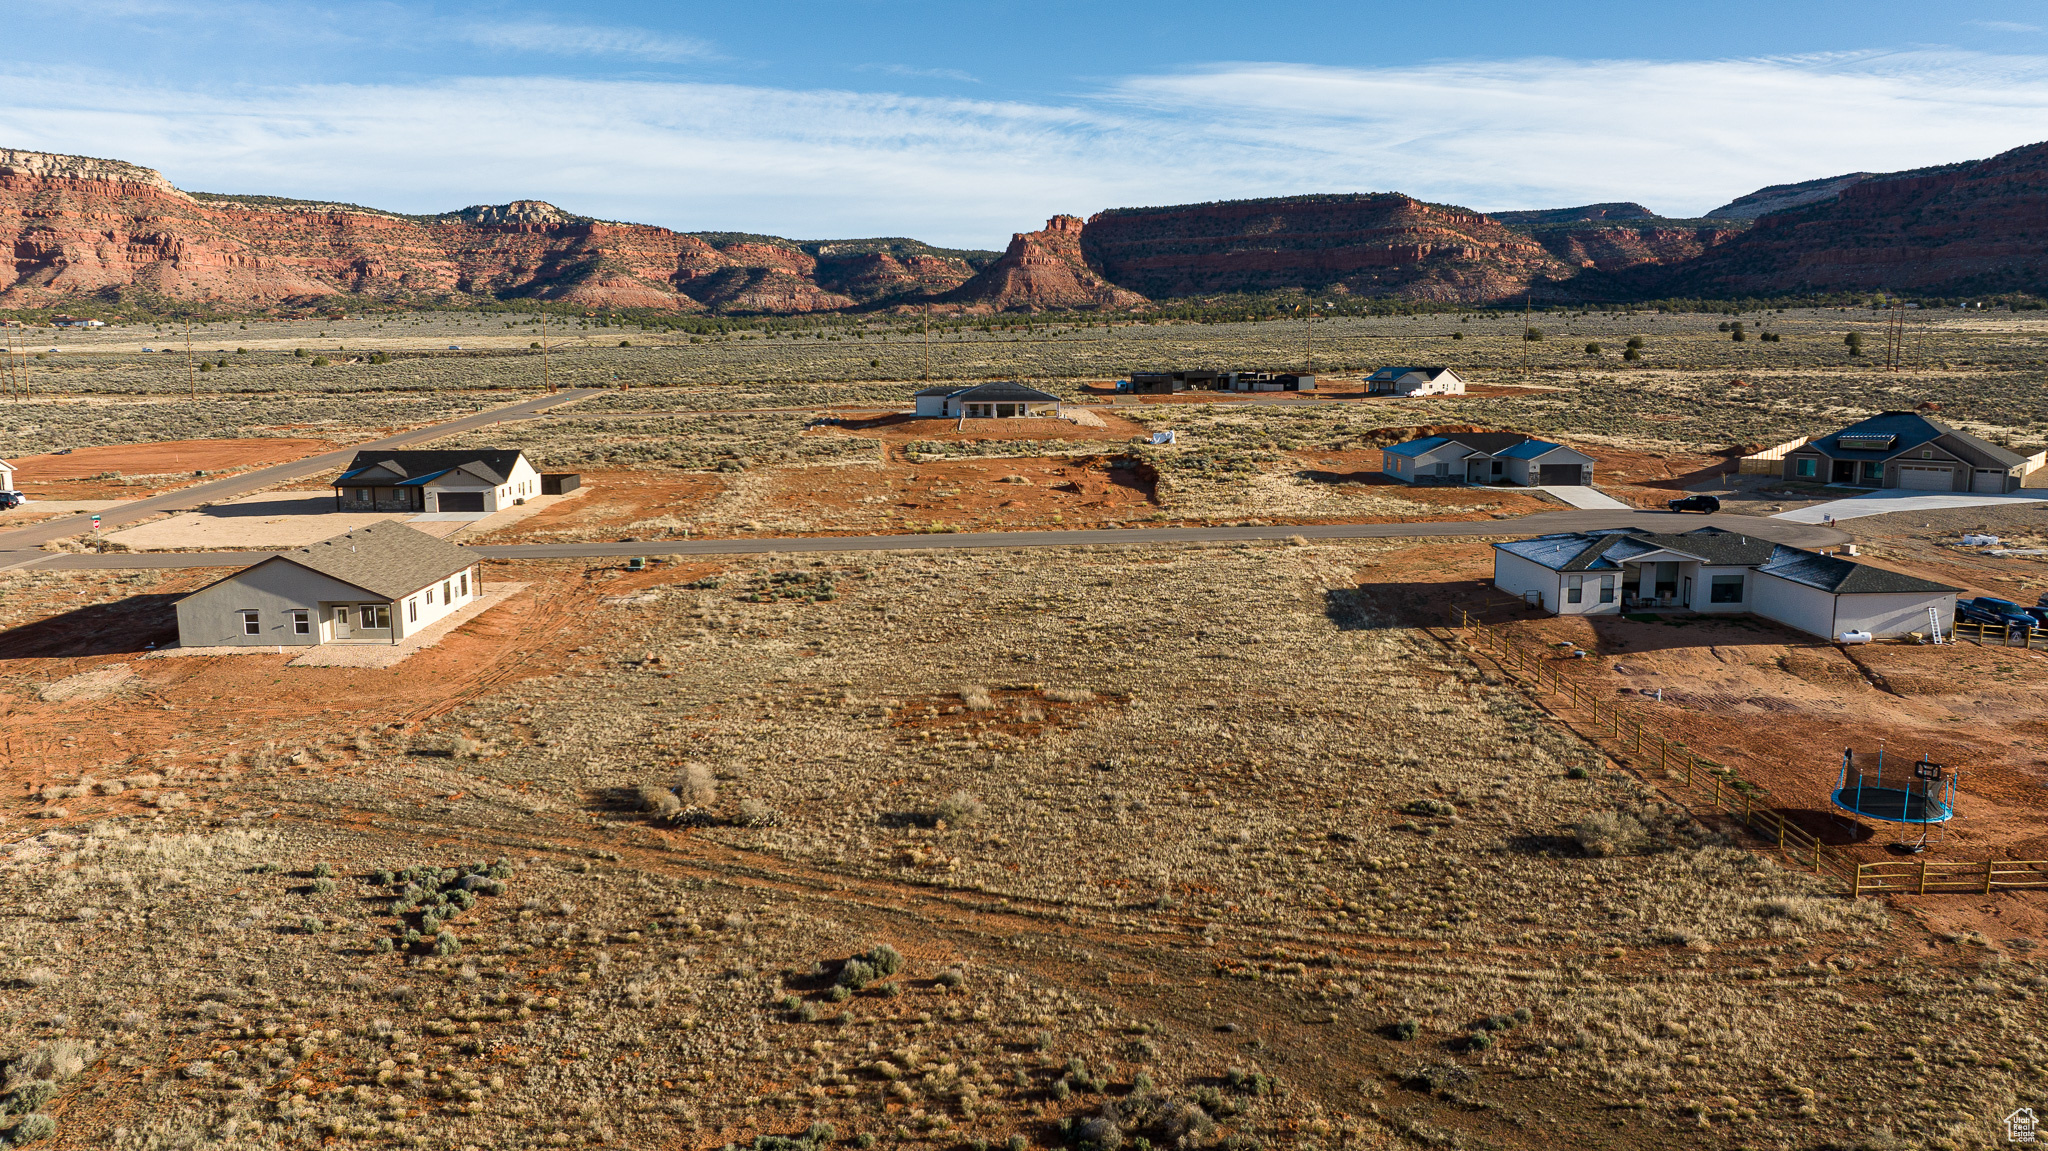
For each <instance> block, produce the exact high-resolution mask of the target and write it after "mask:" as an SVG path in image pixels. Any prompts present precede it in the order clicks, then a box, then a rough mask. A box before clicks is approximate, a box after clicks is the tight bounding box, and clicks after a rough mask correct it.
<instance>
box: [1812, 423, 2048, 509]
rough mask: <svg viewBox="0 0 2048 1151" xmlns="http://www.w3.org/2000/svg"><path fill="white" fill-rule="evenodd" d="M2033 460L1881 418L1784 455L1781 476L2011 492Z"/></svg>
mask: <svg viewBox="0 0 2048 1151" xmlns="http://www.w3.org/2000/svg"><path fill="white" fill-rule="evenodd" d="M2030 466H2031V467H2038V466H2040V465H2039V462H2038V460H2033V461H2030V460H2029V459H2028V458H2027V457H2025V456H2022V455H2020V454H2019V453H2018V452H2014V451H2011V450H2010V449H2007V448H2002V447H1999V446H1998V445H1997V444H1994V443H1989V442H1987V441H1984V440H1981V439H1978V438H1977V437H1976V436H1973V435H1970V434H1969V433H1967V432H1959V431H1957V430H1955V429H1954V428H1951V427H1949V426H1948V425H1947V424H1944V423H1941V422H1940V421H1938V420H1931V419H1928V418H1927V417H1926V416H1923V415H1921V414H1920V413H1918V412H1884V413H1882V414H1879V415H1875V416H1872V417H1870V418H1869V419H1867V420H1864V421H1862V422H1861V423H1855V424H1851V425H1849V426H1848V427H1846V428H1843V429H1842V430H1840V431H1838V432H1833V433H1831V434H1829V435H1825V436H1822V437H1820V438H1819V439H1817V440H1813V441H1811V442H1809V443H1807V444H1805V445H1803V446H1801V447H1797V448H1794V449H1792V450H1791V451H1789V452H1787V453H1785V465H1784V473H1783V476H1784V478H1785V479H1787V480H1804V481H1806V482H1808V483H1814V482H1819V483H1825V484H1844V485H1849V486H1853V487H1860V488H1906V489H1910V490H1914V491H1927V492H1975V493H1978V494H1982V495H2003V494H2004V493H2006V492H2016V491H2018V490H2019V489H2020V483H2021V481H2022V480H2023V479H2024V478H2025V476H2026V472H2027V470H2028V468H2029V467H2030Z"/></svg>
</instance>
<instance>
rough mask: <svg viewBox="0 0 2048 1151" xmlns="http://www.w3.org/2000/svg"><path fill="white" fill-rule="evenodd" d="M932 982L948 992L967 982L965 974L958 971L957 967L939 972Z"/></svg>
mask: <svg viewBox="0 0 2048 1151" xmlns="http://www.w3.org/2000/svg"><path fill="white" fill-rule="evenodd" d="M934 981H935V982H937V983H938V985H939V986H941V987H944V988H947V989H949V990H950V989H952V988H955V987H958V986H960V985H961V984H963V983H965V982H967V973H966V972H964V971H962V970H960V969H959V968H957V967H948V968H946V969H945V970H944V971H941V972H939V973H938V975H937V976H936V977H934Z"/></svg>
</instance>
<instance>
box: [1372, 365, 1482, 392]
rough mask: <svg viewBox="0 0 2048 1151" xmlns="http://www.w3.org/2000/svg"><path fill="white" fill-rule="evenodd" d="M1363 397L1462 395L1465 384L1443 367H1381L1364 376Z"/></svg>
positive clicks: (1456, 374)
mask: <svg viewBox="0 0 2048 1151" xmlns="http://www.w3.org/2000/svg"><path fill="white" fill-rule="evenodd" d="M1365 394H1366V395H1368V396H1462V395H1464V394H1465V381H1464V380H1461V379H1459V378H1458V373H1456V372H1454V371H1452V370H1451V369H1449V368H1446V367H1441V366H1438V367H1426V368H1418V367H1401V366H1398V365H1396V366H1389V367H1384V368H1381V369H1380V370H1379V371H1377V372H1374V373H1373V374H1372V375H1369V376H1367V377H1365Z"/></svg>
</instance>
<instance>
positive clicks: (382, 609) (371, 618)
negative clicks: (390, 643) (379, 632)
mask: <svg viewBox="0 0 2048 1151" xmlns="http://www.w3.org/2000/svg"><path fill="white" fill-rule="evenodd" d="M361 610H362V613H363V626H364V627H365V628H388V627H390V626H391V605H390V604H388V603H366V604H364V605H363V606H362V609H361Z"/></svg>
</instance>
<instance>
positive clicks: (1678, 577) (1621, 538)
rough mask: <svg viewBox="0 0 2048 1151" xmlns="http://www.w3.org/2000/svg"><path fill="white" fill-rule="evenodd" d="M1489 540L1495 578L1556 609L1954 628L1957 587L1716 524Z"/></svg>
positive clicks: (1817, 625)
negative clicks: (1932, 622) (1676, 531)
mask: <svg viewBox="0 0 2048 1151" xmlns="http://www.w3.org/2000/svg"><path fill="white" fill-rule="evenodd" d="M1493 549H1494V550H1493V586H1495V587H1497V588H1499V589H1500V590H1502V591H1504V592H1506V593H1508V594H1509V595H1512V596H1515V597H1516V598H1518V599H1522V600H1526V601H1528V602H1529V603H1532V604H1535V605H1536V606H1538V607H1541V608H1543V609H1544V610H1545V611H1548V612H1550V613H1551V614H1553V615H1618V614H1620V613H1621V612H1624V611H1641V610H1650V609H1675V610H1682V611H1693V612H1702V613H1726V614H1736V613H1743V612H1747V613H1749V614H1752V615H1759V616H1762V617H1764V618H1765V619H1769V620H1775V621H1777V622H1778V623H1782V624H1784V625H1786V626H1787V627H1792V628H1796V629H1798V630H1800V631H1804V632H1807V633H1809V634H1812V635H1818V636H1824V637H1827V638H1829V639H1833V638H1836V637H1838V636H1840V635H1841V634H1842V633H1844V632H1850V631H1865V632H1869V633H1870V634H1871V635H1874V636H1888V635H1901V634H1904V633H1906V632H1910V631H1924V630H1926V629H1927V626H1928V612H1929V610H1930V609H1931V610H1932V611H1933V613H1934V616H1935V618H1937V619H1939V620H1940V621H1941V627H1942V630H1944V631H1946V630H1948V629H1949V628H1950V627H1951V626H1953V624H1954V620H1955V610H1956V592H1957V591H1958V590H1959V589H1957V588H1953V587H1950V586H1948V585H1947V584H1938V583H1934V582H1932V581H1930V580H1924V579H1920V578H1918V577H1917V576H1909V575H1904V574H1902V573H1899V572H1895V571H1889V570H1886V569H1884V568H1879V567H1872V566H1870V565H1868V564H1860V563H1853V562H1851V561H1849V560H1845V559H1842V558H1840V557H1837V556H1831V555H1822V554H1820V553H1818V552H1811V551H1806V550H1805V549H1803V548H1795V547H1788V546H1786V545H1784V544H1778V543H1772V542H1771V541H1769V540H1766V539H1763V538H1761V537H1758V536H1747V535H1742V534H1740V533H1737V532H1729V531H1723V530H1722V529H1720V528H1700V529H1697V530H1695V531H1689V532H1686V533H1684V534H1683V535H1665V534H1662V533H1658V532H1646V531H1641V530H1638V529H1635V528H1616V529H1613V530H1610V531H1598V532H1569V533H1561V534H1558V535H1548V536H1538V537H1537V538H1535V539H1528V540H1514V541H1510V542H1508V543H1498V544H1495V545H1493Z"/></svg>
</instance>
